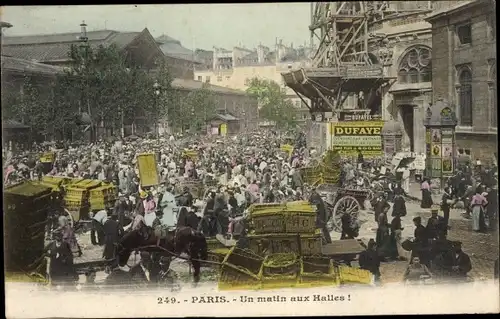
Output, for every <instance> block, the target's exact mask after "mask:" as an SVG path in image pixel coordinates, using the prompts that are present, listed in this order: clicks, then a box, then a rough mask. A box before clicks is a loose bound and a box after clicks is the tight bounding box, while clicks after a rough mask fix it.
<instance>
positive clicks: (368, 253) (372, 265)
mask: <svg viewBox="0 0 500 319" xmlns="http://www.w3.org/2000/svg"><path fill="white" fill-rule="evenodd" d="M359 268H361V269H364V270H368V271H369V272H371V273H372V274H373V275H374V277H375V281H376V282H378V281H380V257H379V254H378V253H377V243H376V242H375V240H373V238H372V239H370V240H369V241H368V248H367V249H366V250H365V251H362V252H361V253H360V254H359Z"/></svg>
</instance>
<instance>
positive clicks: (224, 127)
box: [220, 124, 227, 136]
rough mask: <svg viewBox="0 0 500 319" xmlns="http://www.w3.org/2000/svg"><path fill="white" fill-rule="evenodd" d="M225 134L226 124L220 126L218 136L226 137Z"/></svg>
mask: <svg viewBox="0 0 500 319" xmlns="http://www.w3.org/2000/svg"><path fill="white" fill-rule="evenodd" d="M226 134H227V124H221V125H220V135H222V136H226Z"/></svg>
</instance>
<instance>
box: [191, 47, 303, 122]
mask: <svg viewBox="0 0 500 319" xmlns="http://www.w3.org/2000/svg"><path fill="white" fill-rule="evenodd" d="M196 53H197V59H198V60H200V61H203V64H202V65H201V66H199V67H198V66H197V67H196V69H195V74H194V79H195V80H197V81H201V82H204V83H210V84H214V85H217V86H222V87H226V88H231V89H236V90H240V91H245V90H246V89H247V88H248V84H249V82H250V80H251V79H252V78H255V77H257V78H260V79H266V80H272V81H275V82H276V83H278V84H279V85H280V86H281V87H282V88H283V90H285V94H286V97H287V98H288V99H289V100H290V101H291V102H292V103H293V104H294V106H295V107H296V108H297V118H298V120H303V121H305V120H306V119H308V118H309V117H310V116H309V110H308V109H307V108H306V106H305V105H304V103H302V100H301V99H300V98H299V97H298V96H297V94H295V92H294V91H293V90H292V89H290V88H289V87H287V86H286V85H285V83H284V81H283V78H282V76H281V73H282V72H285V71H287V70H288V69H291V68H303V67H307V66H308V55H309V53H310V50H308V49H307V48H305V47H304V46H302V47H299V48H298V49H293V45H292V46H291V47H289V46H285V45H283V43H282V42H277V43H276V47H275V50H274V51H272V50H270V49H269V48H268V47H266V46H263V45H259V46H258V47H257V48H256V49H255V50H249V49H246V48H242V47H234V48H233V50H226V49H222V48H214V51H204V50H197V51H196ZM210 65H211V67H210Z"/></svg>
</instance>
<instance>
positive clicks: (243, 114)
mask: <svg viewBox="0 0 500 319" xmlns="http://www.w3.org/2000/svg"><path fill="white" fill-rule="evenodd" d="M246 115H247V114H246V112H245V110H243V111H241V116H243V121H244V122H243V123H244V124H245V126H244V128H245V131H246V129H247V117H246Z"/></svg>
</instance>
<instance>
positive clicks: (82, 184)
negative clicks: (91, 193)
mask: <svg viewBox="0 0 500 319" xmlns="http://www.w3.org/2000/svg"><path fill="white" fill-rule="evenodd" d="M101 184H102V182H101V181H98V180H93V179H84V180H81V181H79V182H77V183H75V184H72V185H71V187H76V188H82V189H86V190H90V189H93V188H97V187H99V186H101Z"/></svg>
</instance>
